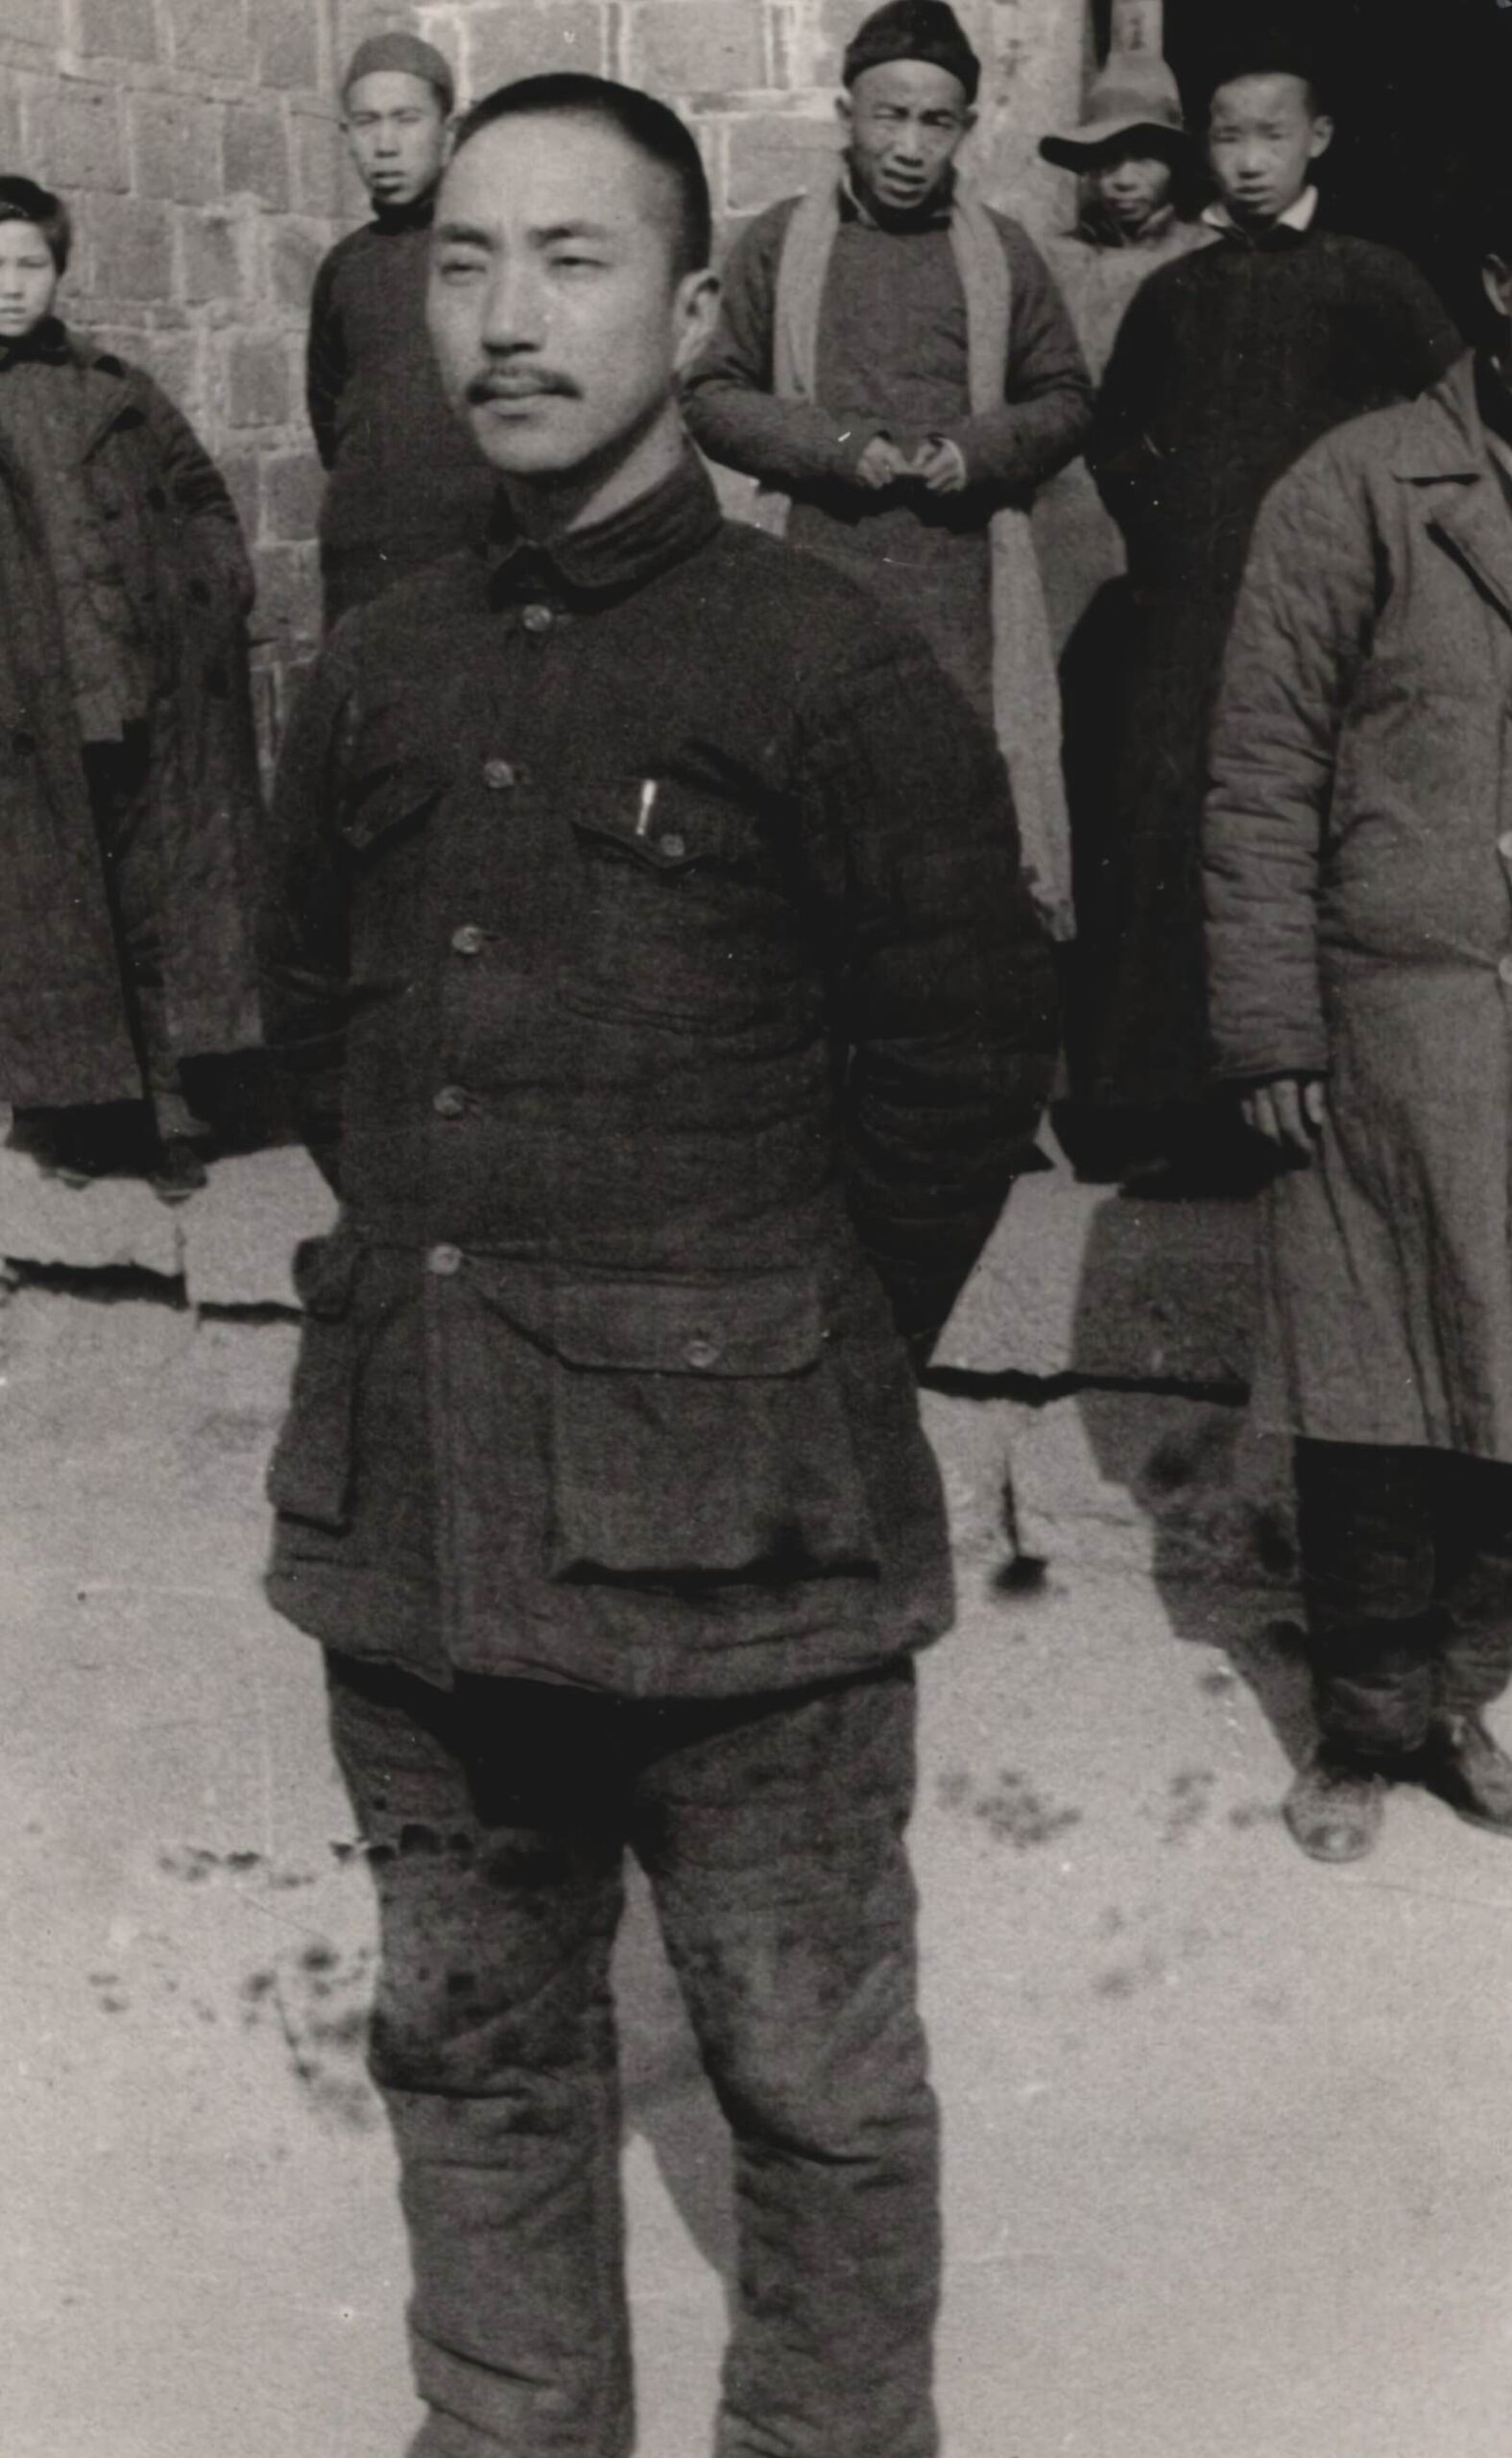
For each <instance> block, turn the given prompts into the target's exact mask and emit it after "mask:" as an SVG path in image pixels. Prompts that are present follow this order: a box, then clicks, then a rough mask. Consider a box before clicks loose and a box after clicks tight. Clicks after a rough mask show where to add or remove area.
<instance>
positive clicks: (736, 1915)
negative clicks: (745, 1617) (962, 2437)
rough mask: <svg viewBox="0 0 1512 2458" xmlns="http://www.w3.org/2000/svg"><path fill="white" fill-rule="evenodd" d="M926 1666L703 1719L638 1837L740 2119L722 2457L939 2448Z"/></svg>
mask: <svg viewBox="0 0 1512 2458" xmlns="http://www.w3.org/2000/svg"><path fill="white" fill-rule="evenodd" d="M913 1729H914V1688H913V1675H912V1668H911V1666H908V1665H900V1666H897V1667H894V1668H889V1669H888V1670H887V1671H886V1672H884V1673H882V1674H880V1675H877V1676H876V1677H874V1678H871V1679H866V1680H860V1681H855V1682H852V1683H848V1684H845V1685H842V1686H839V1687H835V1688H831V1689H826V1690H823V1691H816V1692H809V1693H799V1694H795V1695H794V1696H792V1697H790V1698H787V1699H780V1698H779V1699H767V1700H764V1701H759V1702H748V1704H747V1706H746V1708H745V1710H744V1711H743V1712H741V1713H738V1714H736V1715H734V1716H732V1715H730V1714H729V1713H727V1714H726V1715H725V1716H724V1717H723V1718H722V1719H721V1718H715V1719H713V1720H710V1721H708V1722H706V1723H705V1725H704V1727H703V1729H702V1731H701V1732H696V1733H695V1736H694V1737H693V1738H691V1739H687V1740H684V1742H683V1743H682V1744H680V1746H678V1747H675V1748H672V1749H670V1750H669V1751H668V1752H667V1753H666V1755H665V1756H664V1757H663V1758H661V1759H660V1761H659V1762H657V1763H656V1764H655V1765H654V1766H653V1767H652V1768H651V1769H650V1770H649V1771H647V1773H646V1774H644V1775H643V1776H642V1779H641V1784H640V1788H639V1791H638V1792H637V1795H636V1822H635V1827H634V1839H635V1845H636V1850H637V1852H638V1853H639V1856H640V1858H641V1860H642V1863H643V1865H644V1867H645V1869H646V1872H647V1875H648V1877H649V1879H650V1882H651V1886H652V1889H653V1892H654V1895H655V1899H656V1904H657V1909H658V1913H659V1915H660V1921H661V1926H662V1932H663V1935H664V1937H665V1940H666V1943H667V1948H668V1952H669V1954H670V1957H671V1960H672V1964H673V1967H674V1969H675V1971H676V1973H677V1976H678V1980H679V1983H680V1985H681V1987H682V1989H683V1992H684V1999H685V2002H686V2004H687V2008H688V2012H689V2014H690V2016H691V2018H692V2022H693V2026H694V2030H695V2033H696V2035H697V2037H698V2041H699V2045H700V2049H701V2052H702V2055H703V2058H704V2061H705V2064H706V2066H707V2068H708V2074H709V2077H710V2080H711V2081H712V2083H713V2085H714V2089H715V2091H716V2093H717V2095H718V2098H719V2101H720V2104H721V2107H722V2108H723V2109H724V2112H725V2115H726V2117H727V2119H728V2120H729V2123H730V2125H731V2128H732V2133H733V2136H734V2156H735V2194H736V2210H737V2223H738V2241H739V2278H738V2287H737V2295H736V2304H735V2313H734V2320H733V2327H732V2340H731V2345H730V2349H729V2352H728V2356H727V2360H726V2366H725V2375H724V2391H723V2398H722V2403H721V2410H720V2418H719V2425H718V2433H717V2442H716V2448H717V2453H718V2458H930V2453H931V2452H932V2451H933V2450H934V2449H935V2447H936V2446H937V2441H936V2432H935V2422H934V2412H933V2403H932V2398H931V2387H930V2383H931V2341H932V2333H933V2324H934V2318H935V2312H936V2308H937V2303H938V2298H939V2275H940V2220H939V2178H938V2128H937V2118H936V2110H935V2103H934V2098H933V2094H932V2092H931V2090H930V2088H929V2084H928V2079H927V2071H926V2059H925V2048H924V2033H923V2028H922V2025H921V2022H920V2018H919V2013H918V2010H917V2002H916V1974H915V1946H914V1909H915V1898H914V1889H913V1881H912V1877H911V1874H910V1871H909V1868H908V1864H907V1860H906V1857H905V1853H904V1847H903V1829H904V1826H905V1824H906V1820H907V1817H908V1811H909V1807H910V1804H911V1801H912V1796H913V1785H914V1749H913Z"/></svg>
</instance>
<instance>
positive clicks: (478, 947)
mask: <svg viewBox="0 0 1512 2458" xmlns="http://www.w3.org/2000/svg"><path fill="white" fill-rule="evenodd" d="M451 944H452V946H453V947H454V948H455V949H456V951H457V953H458V955H459V956H480V955H481V954H482V953H483V933H482V931H481V930H480V929H479V928H478V926H477V924H476V923H475V922H464V923H463V925H462V928H460V929H459V930H453V932H452V934H451Z"/></svg>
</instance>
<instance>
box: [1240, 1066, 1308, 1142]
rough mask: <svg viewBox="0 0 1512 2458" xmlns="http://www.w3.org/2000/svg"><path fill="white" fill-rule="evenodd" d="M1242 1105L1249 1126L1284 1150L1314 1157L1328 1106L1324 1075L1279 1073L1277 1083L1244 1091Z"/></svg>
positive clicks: (1260, 1085)
mask: <svg viewBox="0 0 1512 2458" xmlns="http://www.w3.org/2000/svg"><path fill="white" fill-rule="evenodd" d="M1239 1107H1240V1109H1241V1110H1242V1111H1243V1113H1244V1122H1245V1124H1246V1126H1249V1127H1253V1129H1254V1131H1255V1133H1256V1134H1257V1135H1263V1136H1264V1138H1265V1140H1266V1142H1267V1143H1268V1144H1274V1145H1276V1146H1277V1148H1278V1149H1279V1150H1280V1151H1283V1152H1289V1153H1293V1154H1295V1155H1297V1156H1298V1157H1299V1158H1300V1159H1302V1160H1304V1161H1310V1159H1311V1158H1312V1155H1313V1152H1314V1150H1315V1149H1316V1147H1317V1141H1318V1137H1319V1135H1320V1134H1321V1132H1322V1129H1323V1118H1324V1111H1325V1109H1326V1107H1327V1103H1326V1099H1325V1095H1324V1087H1323V1079H1322V1077H1321V1076H1320V1075H1278V1076H1277V1078H1276V1080H1275V1082H1274V1083H1271V1084H1257V1085H1256V1086H1255V1088H1254V1090H1253V1091H1252V1092H1248V1093H1245V1094H1243V1095H1241V1096H1240V1100H1239Z"/></svg>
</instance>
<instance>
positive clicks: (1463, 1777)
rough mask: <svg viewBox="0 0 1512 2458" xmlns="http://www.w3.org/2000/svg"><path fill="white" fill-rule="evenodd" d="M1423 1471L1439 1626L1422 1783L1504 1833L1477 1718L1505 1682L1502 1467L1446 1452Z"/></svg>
mask: <svg viewBox="0 0 1512 2458" xmlns="http://www.w3.org/2000/svg"><path fill="white" fill-rule="evenodd" d="M1433 1467H1434V1471H1435V1477H1434V1482H1435V1485H1436V1489H1437V1493H1436V1501H1437V1509H1436V1513H1435V1518H1436V1534H1437V1541H1438V1595H1439V1600H1440V1602H1441V1603H1442V1605H1443V1608H1444V1611H1445V1614H1446V1616H1447V1624H1448V1627H1447V1629H1446V1632H1445V1636H1444V1648H1443V1657H1442V1661H1441V1663H1440V1667H1439V1678H1438V1697H1437V1710H1436V1714H1435V1718H1434V1725H1433V1733H1432V1737H1431V1739H1430V1742H1429V1745H1428V1752H1427V1762H1426V1771H1425V1781H1426V1782H1427V1783H1428V1787H1429V1789H1430V1791H1432V1792H1435V1793H1437V1794H1438V1795H1440V1797H1441V1798H1442V1799H1444V1800H1447V1801H1448V1802H1449V1803H1450V1805H1451V1807H1452V1808H1453V1809H1456V1810H1457V1811H1458V1812H1459V1814H1460V1816H1461V1817H1462V1818H1467V1819H1470V1820H1471V1822H1472V1823H1473V1824H1474V1825H1476V1826H1488V1827H1491V1828H1492V1829H1493V1830H1494V1831H1495V1832H1496V1833H1497V1834H1499V1835H1512V1758H1509V1757H1508V1755H1507V1753H1506V1752H1505V1750H1503V1749H1501V1748H1500V1747H1499V1745H1498V1744H1497V1743H1496V1742H1495V1741H1494V1740H1493V1739H1492V1737H1491V1735H1490V1733H1489V1732H1488V1731H1487V1730H1486V1727H1485V1724H1484V1723H1483V1721H1482V1716H1481V1711H1482V1709H1483V1708H1486V1707H1489V1706H1490V1704H1491V1702H1492V1700H1493V1699H1500V1696H1501V1693H1502V1691H1503V1690H1504V1689H1505V1688H1506V1686H1507V1683H1508V1681H1509V1680H1512V1468H1509V1467H1505V1466H1503V1465H1502V1464H1501V1462H1500V1460H1491V1459H1467V1458H1462V1457H1460V1456H1459V1455H1457V1454H1455V1453H1445V1454H1443V1455H1441V1456H1440V1457H1439V1458H1436V1459H1435V1460H1434V1462H1433Z"/></svg>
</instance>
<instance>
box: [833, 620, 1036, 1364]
mask: <svg viewBox="0 0 1512 2458" xmlns="http://www.w3.org/2000/svg"><path fill="white" fill-rule="evenodd" d="M879 639H880V652H879V654H878V655H876V657H875V658H874V659H873V660H872V661H871V662H869V663H868V664H867V665H866V667H865V668H864V669H863V670H861V671H860V672H858V673H854V674H853V675H852V676H851V677H849V678H848V679H847V680H846V681H845V682H844V683H843V684H842V685H840V686H838V687H829V688H828V689H827V690H826V691H825V693H824V694H823V696H822V703H821V705H820V706H819V707H817V708H816V709H815V710H813V711H811V712H808V713H806V714H805V716H804V752H803V788H802V790H803V794H804V804H805V807H806V817H807V821H808V827H807V830H806V831H805V834H806V837H807V841H808V843H809V845H810V846H811V847H813V848H816V849H819V857H818V860H817V861H816V873H817V874H818V884H819V888H820V892H821V894H822V895H824V896H825V897H826V899H827V901H828V902H829V904H830V905H831V918H830V923H829V930H830V933H831V934H832V944H833V945H834V946H835V947H836V948H837V949H838V950H840V951H842V952H843V956H842V973H841V978H840V983H839V995H840V997H841V1000H842V1002H843V1003H842V1009H841V1015H842V1029H843V1031H844V1035H845V1038H846V1040H847V1042H848V1043H849V1047H850V1053H851V1055H850V1066H849V1073H848V1078H847V1086H846V1098H845V1125H846V1160H847V1173H848V1184H849V1193H850V1201H851V1209H852V1216H853V1217H854V1219H855V1221H856V1224H857V1227H858V1229H859V1231H860V1234H861V1238H862V1241H863V1242H864V1244H865V1246H866V1249H867V1252H868V1253H869V1255H870V1256H871V1259H872V1262H873V1264H874V1265H875V1266H876V1271H877V1274H878V1276H879V1278H880V1279H881V1282H882V1285H883V1287H884V1288H885V1289H886V1290H887V1293H888V1296H889V1297H890V1299H891V1301H892V1306H893V1311H894V1314H895V1316H896V1318H897V1321H898V1325H899V1328H900V1331H901V1332H902V1333H903V1335H904V1337H906V1338H907V1339H908V1341H909V1343H910V1345H911V1346H912V1348H913V1350H914V1353H915V1355H916V1357H918V1358H920V1359H921V1360H924V1359H925V1358H927V1355H928V1353H929V1350H930V1349H931V1348H932V1346H933V1344H934V1341H935V1340H936V1338H937V1337H938V1336H939V1334H940V1332H941V1331H942V1329H943V1328H944V1325H945V1322H946V1319H947V1317H948V1314H949V1312H950V1309H951V1307H952V1306H953V1304H954V1303H955V1299H956V1297H957V1295H958V1294H959V1292H960V1289H961V1288H962V1286H963V1284H964V1283H965V1280H966V1278H967V1275H968V1273H969V1272H970V1271H971V1268H972V1265H973V1264H974V1262H975V1261H976V1258H977V1256H978V1254H979V1253H980V1251H981V1249H982V1246H983V1245H984V1244H985V1242H986V1241H987V1239H988V1237H989V1236H990V1234H991V1232H992V1229H993V1225H994V1223H995V1222H996V1218H997V1216H998V1213H999V1212H1000V1211H1001V1209H1002V1205H1003V1200H1004V1197H1005V1196H1006V1194H1007V1192H1008V1189H1009V1187H1010V1185H1011V1184H1012V1182H1013V1180H1014V1178H1015V1177H1016V1176H1017V1175H1018V1174H1019V1173H1020V1171H1022V1170H1023V1169H1026V1168H1028V1167H1031V1166H1033V1163H1032V1159H1031V1155H1032V1152H1033V1145H1034V1136H1035V1130H1036V1127H1037V1126H1038V1123H1039V1119H1040V1113H1041V1111H1042V1109H1043V1107H1044V1101H1045V1098H1046V1097H1047V1095H1048V1091H1049V1085H1050V1075H1051V1070H1052V1067H1053V1064H1054V1058H1055V1048H1056V1009H1055V987H1054V978H1053V975H1052V972H1051V967H1050V959H1049V951H1048V947H1047V945H1046V942H1045V940H1044V934H1043V932H1042V930H1041V928H1040V925H1039V923H1038V921H1037V920H1036V919H1035V916H1034V912H1033V909H1032V907H1031V905H1030V903H1029V899H1028V896H1027V894H1026V892H1025V890H1024V887H1023V884H1022V881H1021V880H1020V870H1019V832H1018V829H1017V826H1016V825H1015V821H1014V815H1013V802H1012V797H1011V795H1010V792H1009V788H1008V780H1007V776H1006V773H1005V771H1004V768H1003V765H1002V760H1001V758H1000V756H999V754H998V752H997V749H996V744H995V743H994V741H993V739H992V737H991V735H990V734H989V733H988V732H987V730H986V729H985V728H984V727H983V726H981V725H980V723H979V722H978V721H977V719H976V718H975V717H974V716H972V713H971V712H970V711H969V710H968V708H967V706H966V703H965V702H964V701H963V700H962V698H961V697H960V695H959V693H958V692H957V691H956V690H955V688H954V687H953V685H951V684H949V683H948V681H947V680H946V678H945V676H944V674H943V673H942V672H941V671H940V669H939V667H938V666H937V665H936V664H935V663H934V660H933V659H932V658H931V657H930V656H929V654H928V652H927V651H926V650H925V649H924V647H923V645H922V644H917V645H916V644H915V643H913V642H912V641H905V640H903V639H900V637H899V635H898V634H897V633H895V632H893V631H892V630H891V628H889V629H888V630H887V631H886V633H885V634H880V635H879Z"/></svg>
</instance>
